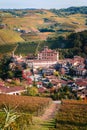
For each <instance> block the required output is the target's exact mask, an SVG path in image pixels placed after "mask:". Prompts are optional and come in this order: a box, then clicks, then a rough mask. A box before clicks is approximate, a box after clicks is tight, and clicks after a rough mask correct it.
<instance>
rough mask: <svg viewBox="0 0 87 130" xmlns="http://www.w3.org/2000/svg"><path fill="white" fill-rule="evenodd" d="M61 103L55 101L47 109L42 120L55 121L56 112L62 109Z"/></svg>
mask: <svg viewBox="0 0 87 130" xmlns="http://www.w3.org/2000/svg"><path fill="white" fill-rule="evenodd" d="M60 103H61V102H60V101H53V103H52V104H51V105H50V106H49V108H47V109H46V111H45V113H44V114H43V115H42V116H41V117H40V119H41V120H45V121H46V120H50V119H53V117H54V116H55V114H56V112H57V111H58V109H59V108H60Z"/></svg>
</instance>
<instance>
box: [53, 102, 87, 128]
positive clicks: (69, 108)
mask: <svg viewBox="0 0 87 130" xmlns="http://www.w3.org/2000/svg"><path fill="white" fill-rule="evenodd" d="M53 130H87V101H84V102H83V101H74V100H64V101H63V102H62V106H61V108H60V111H59V112H58V114H57V116H56V128H55V129H53Z"/></svg>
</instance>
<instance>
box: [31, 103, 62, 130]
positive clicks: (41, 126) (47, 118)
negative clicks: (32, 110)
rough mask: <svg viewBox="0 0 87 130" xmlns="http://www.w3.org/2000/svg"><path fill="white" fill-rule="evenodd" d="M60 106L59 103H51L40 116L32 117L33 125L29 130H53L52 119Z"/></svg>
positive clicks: (53, 123)
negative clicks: (51, 129)
mask: <svg viewBox="0 0 87 130" xmlns="http://www.w3.org/2000/svg"><path fill="white" fill-rule="evenodd" d="M60 105H61V101H53V102H52V104H51V105H50V106H49V107H48V108H47V109H46V110H45V112H44V113H43V115H42V116H39V117H34V119H33V122H34V125H31V127H30V130H50V128H54V126H55V119H54V117H55V115H56V113H57V112H58V110H59V108H60Z"/></svg>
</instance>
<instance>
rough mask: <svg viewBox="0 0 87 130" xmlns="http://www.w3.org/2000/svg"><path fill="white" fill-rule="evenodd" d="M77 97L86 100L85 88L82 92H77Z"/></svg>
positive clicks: (86, 92) (86, 91) (86, 90)
mask: <svg viewBox="0 0 87 130" xmlns="http://www.w3.org/2000/svg"><path fill="white" fill-rule="evenodd" d="M77 97H80V98H81V99H87V87H86V88H85V89H83V90H80V91H78V92H77Z"/></svg>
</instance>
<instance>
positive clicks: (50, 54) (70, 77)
mask: <svg viewBox="0 0 87 130" xmlns="http://www.w3.org/2000/svg"><path fill="white" fill-rule="evenodd" d="M7 66H9V70H10V72H9V71H8V73H9V75H10V76H8V77H9V78H8V77H6V78H5V79H3V78H2V79H3V80H2V79H1V80H0V94H10V95H30V96H45V97H52V98H53V99H54V100H58V99H62V98H64V99H87V59H84V58H82V57H80V56H74V57H73V58H72V59H69V58H68V59H63V60H60V59H59V52H57V51H56V50H51V49H49V48H48V46H44V48H43V50H41V51H40V52H38V54H37V56H36V57H32V56H31V55H28V56H26V57H22V56H21V55H20V56H17V55H15V54H14V53H13V55H12V56H11V57H10V62H9V64H8V65H7ZM20 68H21V69H20ZM19 70H20V71H19ZM12 72H14V73H15V75H16V76H15V77H14V76H13V73H12Z"/></svg>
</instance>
